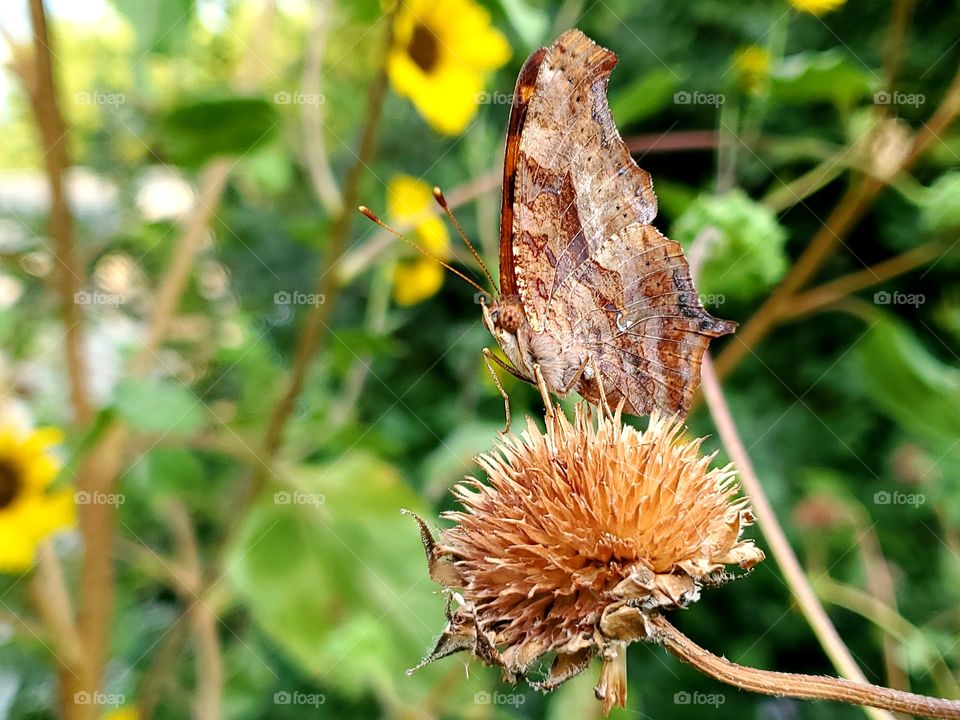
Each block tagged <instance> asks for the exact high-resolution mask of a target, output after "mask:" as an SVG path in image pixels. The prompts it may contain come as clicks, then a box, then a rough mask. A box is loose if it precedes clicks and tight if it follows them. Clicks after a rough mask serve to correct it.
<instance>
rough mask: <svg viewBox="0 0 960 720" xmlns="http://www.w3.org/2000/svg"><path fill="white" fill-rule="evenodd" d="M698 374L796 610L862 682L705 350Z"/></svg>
mask: <svg viewBox="0 0 960 720" xmlns="http://www.w3.org/2000/svg"><path fill="white" fill-rule="evenodd" d="M701 375H702V378H703V392H704V396H705V397H706V400H707V406H708V407H709V408H710V414H711V415H712V416H713V420H714V424H715V425H716V427H717V431H718V432H719V433H720V439H721V440H722V442H723V446H724V447H725V448H726V450H727V454H728V455H729V456H730V459H731V460H733V463H734V465H735V466H736V468H737V474H738V475H739V477H740V480H741V482H742V483H743V487H744V491H745V492H746V495H747V496H748V497H749V498H750V503H751V506H752V507H753V511H754V512H755V513H756V515H757V520H758V524H759V526H760V530H761V531H762V532H763V535H764V537H765V538H766V539H767V543H768V545H769V547H770V552H771V554H772V555H773V558H774V560H776V562H777V565H778V566H779V568H780V571H781V572H782V573H783V577H784V579H785V580H786V581H787V586H788V587H789V589H790V592H791V594H792V595H793V597H794V598H796V601H797V604H798V605H799V606H800V611H801V612H802V613H803V615H804V617H805V618H806V619H807V622H808V623H809V624H810V627H811V628H812V629H813V632H814V634H815V635H816V636H817V640H819V642H820V646H821V647H822V648H823V649H824V651H825V652H826V653H827V656H828V657H829V658H830V662H832V663H833V666H834V667H835V668H836V669H837V671H838V672H839V673H840V674H841V675H843V676H844V677H846V678H849V679H851V680H857V681H859V682H866V677H865V676H864V674H863V671H862V670H861V669H860V667H859V666H858V665H857V663H856V662H855V661H854V659H853V656H852V655H851V654H850V651H849V650H848V649H847V646H846V645H845V644H844V642H843V640H842V639H841V638H840V635H839V634H838V633H837V630H836V628H835V627H834V626H833V623H831V622H830V618H829V617H828V616H827V613H826V611H825V610H824V609H823V605H821V604H820V601H819V600H818V599H817V595H816V593H815V592H814V591H813V588H812V587H811V586H810V583H809V581H808V580H807V577H806V575H804V572H803V568H802V567H801V566H800V562H799V561H798V560H797V556H796V555H795V554H794V552H793V548H792V547H790V542H789V541H788V540H787V536H786V533H784V531H783V527H781V525H780V521H779V520H778V519H777V514H776V512H774V510H773V506H772V505H770V501H769V500H768V499H767V495H766V493H765V492H764V490H763V486H762V485H761V484H760V480H759V479H758V478H757V474H756V472H755V471H754V469H753V463H752V462H751V460H750V456H749V455H748V454H747V450H746V448H745V447H744V446H743V442H742V441H741V440H740V435H739V433H738V432H737V427H736V424H735V423H734V420H733V416H732V415H731V414H730V408H729V407H728V406H727V401H726V399H725V398H724V396H723V390H722V388H721V387H720V380H719V378H718V377H717V373H716V370H715V369H714V366H713V361H712V360H711V358H710V355H709V353H707V354H704V356H703V362H702V364H701ZM871 715H873V716H874V720H879V718H884V719H885V720H892V718H890V717H889V716H888V715H887V714H885V713H878V712H876V711H871Z"/></svg>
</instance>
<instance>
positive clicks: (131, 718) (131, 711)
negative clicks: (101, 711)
mask: <svg viewBox="0 0 960 720" xmlns="http://www.w3.org/2000/svg"><path fill="white" fill-rule="evenodd" d="M103 718H104V720H140V713H139V711H138V710H137V708H136V706H134V705H127V706H125V707H121V708H117V709H116V710H111V711H110V712H108V713H107V714H106V715H104V716H103Z"/></svg>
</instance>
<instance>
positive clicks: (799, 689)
mask: <svg viewBox="0 0 960 720" xmlns="http://www.w3.org/2000/svg"><path fill="white" fill-rule="evenodd" d="M647 627H648V629H649V630H650V631H651V635H652V639H653V640H654V641H655V642H658V643H660V644H661V645H663V646H664V647H665V648H666V649H667V650H669V651H670V652H671V653H673V654H674V655H676V656H677V657H678V658H680V659H681V660H683V661H684V662H686V663H689V664H690V665H692V666H693V667H695V668H696V669H697V670H699V671H700V672H702V673H704V674H706V675H709V676H710V677H713V678H715V679H717V680H719V681H720V682H723V683H726V684H728V685H733V686H734V687H738V688H740V689H741V690H750V691H751V692H756V693H763V694H764V695H773V696H775V697H793V698H802V699H805V700H832V701H834V702H842V703H848V704H851V705H861V706H865V707H870V708H879V709H881V710H884V711H896V712H904V713H908V714H910V715H920V716H923V717H932V718H947V719H948V720H955V719H956V718H960V701H957V700H945V699H942V698H932V697H927V696H926V695H917V694H916V693H909V692H904V691H903V690H892V689H890V688H886V687H882V686H879V685H871V684H870V683H867V682H852V681H850V680H844V679H841V678H833V677H826V676H823V675H798V674H795V673H785V672H776V671H773V670H758V669H757V668H751V667H746V666H744V665H738V664H737V663H735V662H731V661H730V660H727V659H726V658H722V657H718V656H717V655H714V654H713V653H711V652H710V651H709V650H706V649H704V648H702V647H700V646H699V645H697V644H696V643H695V642H694V641H693V640H691V639H690V638H688V637H687V636H686V635H684V634H683V633H682V632H680V631H679V630H677V628H675V627H674V626H673V625H672V624H671V623H670V622H669V621H668V620H667V619H666V618H665V617H664V616H663V615H659V614H654V615H650V616H649V617H648V618H647ZM883 715H884V716H888V714H887V713H883Z"/></svg>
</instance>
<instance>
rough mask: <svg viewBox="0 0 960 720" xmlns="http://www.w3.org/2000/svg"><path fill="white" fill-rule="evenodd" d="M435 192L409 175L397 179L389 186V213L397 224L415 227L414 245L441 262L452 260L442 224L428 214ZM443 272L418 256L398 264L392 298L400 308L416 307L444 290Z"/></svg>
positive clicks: (436, 265)
mask: <svg viewBox="0 0 960 720" xmlns="http://www.w3.org/2000/svg"><path fill="white" fill-rule="evenodd" d="M433 204H434V199H433V190H432V189H431V188H430V187H429V186H428V185H427V184H426V183H423V182H420V181H419V180H417V179H416V178H412V177H410V176H409V175H398V176H396V177H394V178H392V179H391V180H390V182H389V184H388V185H387V213H388V214H389V215H390V217H391V218H392V219H393V220H394V221H395V222H397V223H399V224H401V225H407V226H411V227H413V233H414V235H415V239H414V241H415V242H416V243H417V244H418V245H419V246H420V247H422V248H423V249H424V250H426V251H427V252H429V253H430V254H431V255H435V256H436V257H438V258H441V259H443V260H446V259H447V258H448V257H449V256H450V235H449V234H448V233H447V228H446V226H445V225H444V224H443V221H442V220H441V219H440V218H439V217H437V216H436V215H430V214H429V213H428V212H427V211H428V210H429V209H430V208H431V207H432V206H433ZM443 275H444V269H443V267H442V266H441V265H440V263H438V262H437V261H436V260H433V259H432V258H429V257H426V256H424V255H421V254H418V255H417V256H416V257H412V258H405V259H403V260H400V261H399V262H398V263H397V266H396V268H394V271H393V297H394V299H395V300H396V301H397V303H399V304H400V305H415V304H416V303H418V302H421V301H422V300H426V299H427V298H428V297H430V296H431V295H433V294H435V293H436V292H437V291H438V290H439V289H440V288H441V287H442V286H443Z"/></svg>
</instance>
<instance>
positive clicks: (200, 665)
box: [167, 501, 223, 720]
mask: <svg viewBox="0 0 960 720" xmlns="http://www.w3.org/2000/svg"><path fill="white" fill-rule="evenodd" d="M167 518H168V520H169V522H170V530H171V532H172V533H173V536H174V540H175V541H176V546H177V555H178V557H179V560H178V564H179V566H180V567H181V568H182V569H183V572H182V580H181V583H180V586H181V588H182V589H181V596H182V599H183V602H184V603H185V605H186V606H187V608H188V611H187V615H188V616H189V618H190V626H191V629H192V632H193V639H194V656H195V663H196V674H197V689H196V696H195V700H194V717H195V718H196V719H197V720H218V719H219V718H220V716H221V714H222V710H221V704H222V696H223V663H222V661H221V658H220V637H219V635H218V634H217V625H218V620H217V616H216V613H215V612H214V610H213V608H212V607H211V606H210V605H208V604H207V603H206V602H205V600H204V598H203V596H202V594H201V593H202V592H203V584H204V582H203V568H202V563H201V560H200V550H199V546H198V545H197V536H196V532H195V531H194V529H193V521H192V520H191V519H190V515H189V513H188V512H187V510H186V508H185V507H184V506H183V504H182V503H180V502H179V501H171V502H170V504H169V506H168V508H167Z"/></svg>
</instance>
